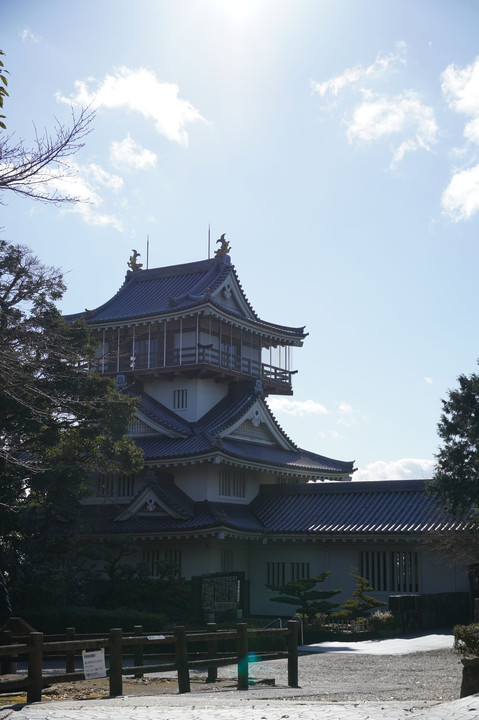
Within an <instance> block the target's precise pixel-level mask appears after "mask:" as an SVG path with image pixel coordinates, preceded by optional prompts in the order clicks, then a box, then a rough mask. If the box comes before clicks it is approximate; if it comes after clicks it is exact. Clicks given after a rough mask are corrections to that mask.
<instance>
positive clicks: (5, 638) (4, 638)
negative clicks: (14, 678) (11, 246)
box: [0, 630, 12, 675]
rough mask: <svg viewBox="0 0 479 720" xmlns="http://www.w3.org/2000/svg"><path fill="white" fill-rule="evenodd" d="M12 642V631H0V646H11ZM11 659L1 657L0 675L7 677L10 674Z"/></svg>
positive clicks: (7, 656) (5, 656)
mask: <svg viewBox="0 0 479 720" xmlns="http://www.w3.org/2000/svg"><path fill="white" fill-rule="evenodd" d="M11 642H12V631H11V630H2V632H1V633H0V645H11ZM10 665H11V657H10V656H9V655H2V657H1V658H0V675H8V674H9V673H11V672H12V671H11V668H10Z"/></svg>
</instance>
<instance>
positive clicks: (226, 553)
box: [221, 548, 233, 572]
mask: <svg viewBox="0 0 479 720" xmlns="http://www.w3.org/2000/svg"><path fill="white" fill-rule="evenodd" d="M232 570H233V549H232V548H222V549H221V572H231V571H232Z"/></svg>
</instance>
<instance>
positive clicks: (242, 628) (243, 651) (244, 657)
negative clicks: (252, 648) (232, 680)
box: [236, 623, 248, 690]
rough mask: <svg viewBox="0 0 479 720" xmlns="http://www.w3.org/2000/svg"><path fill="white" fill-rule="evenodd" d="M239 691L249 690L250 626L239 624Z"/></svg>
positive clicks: (237, 626) (237, 627)
mask: <svg viewBox="0 0 479 720" xmlns="http://www.w3.org/2000/svg"><path fill="white" fill-rule="evenodd" d="M236 629H237V631H238V690H247V689H248V625H247V624H246V623H238V624H237V625H236Z"/></svg>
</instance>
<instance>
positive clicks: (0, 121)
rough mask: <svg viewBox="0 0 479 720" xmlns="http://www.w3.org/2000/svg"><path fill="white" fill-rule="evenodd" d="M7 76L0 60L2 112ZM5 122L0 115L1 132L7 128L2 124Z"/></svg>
mask: <svg viewBox="0 0 479 720" xmlns="http://www.w3.org/2000/svg"><path fill="white" fill-rule="evenodd" d="M0 55H5V53H4V52H2V51H1V50H0ZM7 74H8V70H5V67H4V64H3V60H1V59H0V109H1V110H3V100H4V98H6V97H8V92H7V87H8V80H7ZM4 120H5V115H0V128H2V130H6V129H7V126H6V125H5V123H4V122H3V121H4Z"/></svg>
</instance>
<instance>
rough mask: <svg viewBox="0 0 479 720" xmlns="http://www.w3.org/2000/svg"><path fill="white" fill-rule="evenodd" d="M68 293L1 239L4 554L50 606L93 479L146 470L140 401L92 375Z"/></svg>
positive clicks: (67, 570)
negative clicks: (137, 427) (67, 309)
mask: <svg viewBox="0 0 479 720" xmlns="http://www.w3.org/2000/svg"><path fill="white" fill-rule="evenodd" d="M64 289H65V286H64V284H63V279H62V276H61V273H59V272H58V271H56V270H53V269H51V268H47V267H44V266H43V265H41V264H40V263H39V261H38V260H37V258H35V257H34V256H33V255H32V254H31V253H30V252H29V251H28V249H27V248H25V247H22V246H19V245H16V246H14V245H9V244H8V243H6V242H5V241H0V404H1V408H2V412H1V414H0V475H1V477H2V483H1V485H0V531H1V538H2V539H1V541H0V542H1V545H0V547H1V548H2V549H3V551H4V553H5V554H6V556H7V561H8V569H9V571H10V575H11V576H12V575H15V578H16V579H17V580H18V587H20V586H24V587H25V588H28V587H34V583H35V582H36V581H38V580H39V578H40V577H41V578H43V581H44V582H45V583H47V584H46V589H47V592H49V593H50V598H51V595H52V592H53V590H54V589H56V588H58V587H61V586H62V582H61V580H60V576H62V577H63V576H65V577H66V576H68V575H69V574H71V562H72V558H74V557H75V555H77V554H78V552H77V551H78V548H77V547H76V541H75V533H74V528H75V522H76V514H77V510H76V508H77V502H78V500H79V498H80V497H81V496H82V494H83V492H84V488H85V479H86V477H88V475H90V474H91V473H93V472H102V473H107V474H108V473H116V472H118V471H122V472H131V471H135V470H137V469H139V468H140V467H141V466H142V456H141V452H140V451H139V450H138V449H137V447H136V446H135V444H134V443H133V441H132V440H130V439H129V438H128V437H127V435H126V428H127V423H128V421H129V420H130V418H131V417H132V415H133V413H134V402H133V401H132V400H131V399H130V398H129V397H128V396H127V395H123V394H120V393H119V392H117V390H116V389H115V386H114V383H113V381H112V380H110V379H108V378H106V377H101V376H99V375H97V374H96V373H93V372H90V371H89V370H88V361H89V359H91V357H92V355H93V352H94V347H93V344H92V340H91V338H90V333H89V329H88V327H87V326H86V325H85V324H84V323H79V322H73V323H67V322H66V321H65V320H64V318H62V316H61V314H60V312H59V311H58V310H57V309H56V307H55V303H56V301H58V300H59V299H60V298H61V297H62V294H63V292H64ZM48 578H50V581H48ZM52 578H57V583H56V584H55V585H52ZM43 581H42V582H43ZM26 594H28V593H26ZM39 595H40V592H39V587H38V585H37V588H36V595H35V597H37V598H38V597H39ZM25 599H26V595H25Z"/></svg>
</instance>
